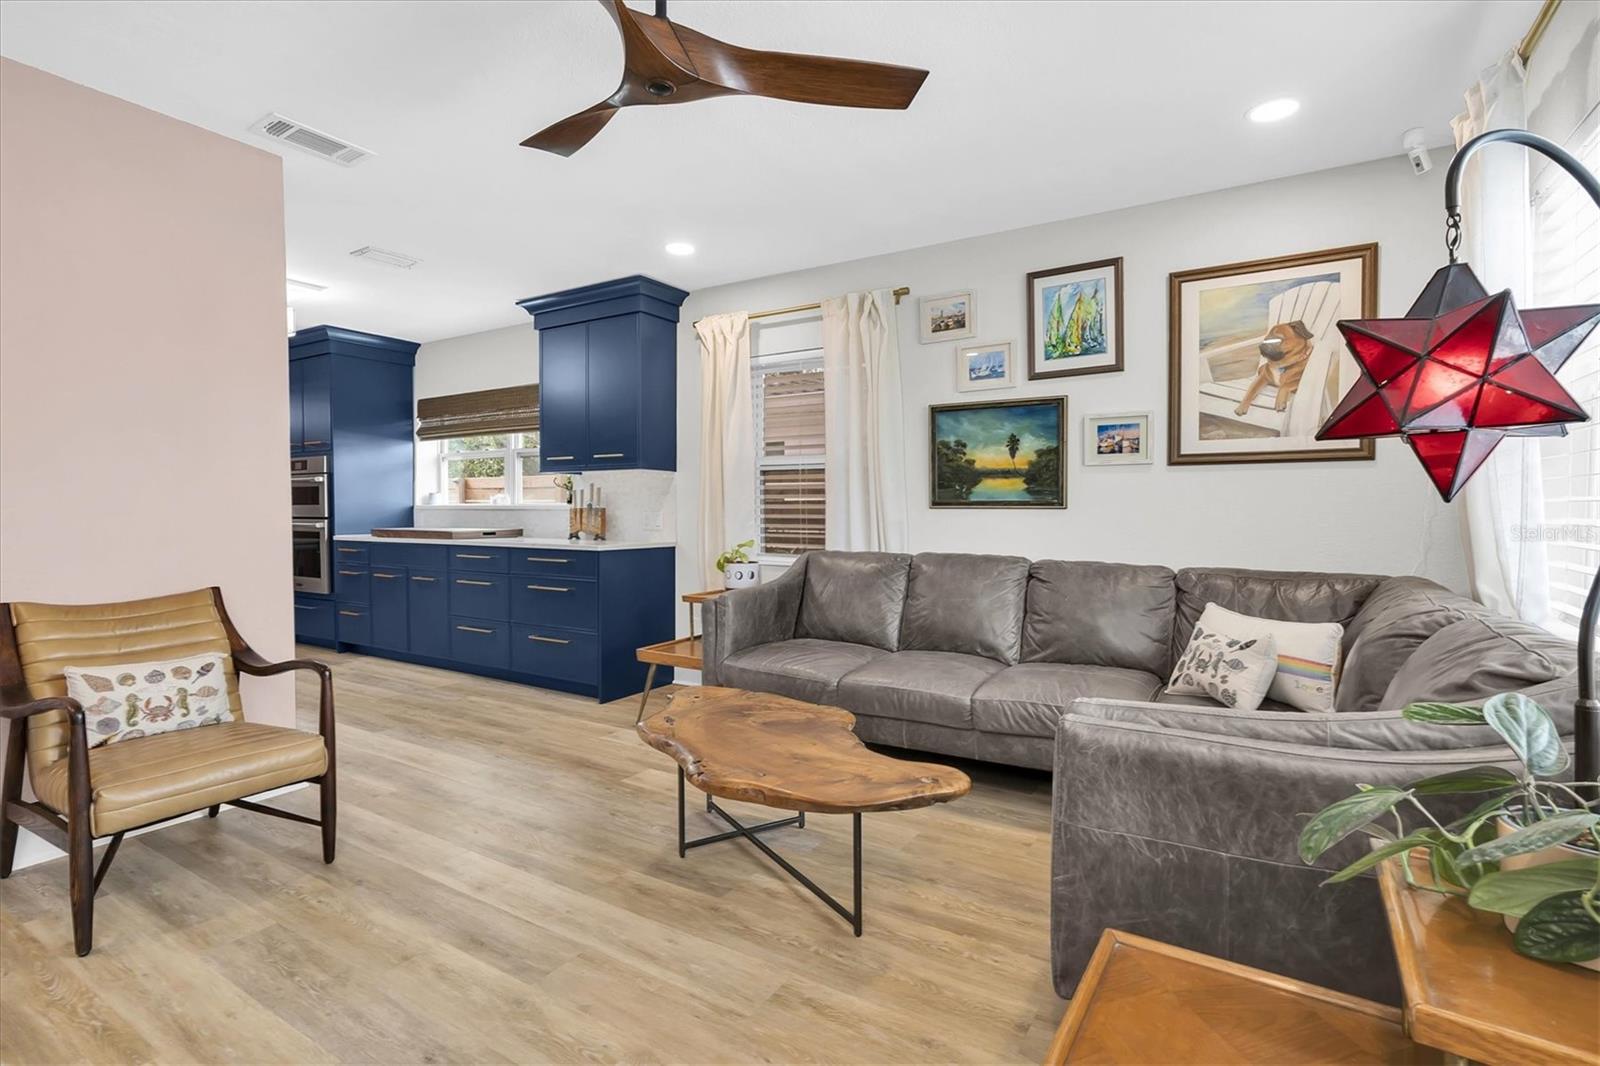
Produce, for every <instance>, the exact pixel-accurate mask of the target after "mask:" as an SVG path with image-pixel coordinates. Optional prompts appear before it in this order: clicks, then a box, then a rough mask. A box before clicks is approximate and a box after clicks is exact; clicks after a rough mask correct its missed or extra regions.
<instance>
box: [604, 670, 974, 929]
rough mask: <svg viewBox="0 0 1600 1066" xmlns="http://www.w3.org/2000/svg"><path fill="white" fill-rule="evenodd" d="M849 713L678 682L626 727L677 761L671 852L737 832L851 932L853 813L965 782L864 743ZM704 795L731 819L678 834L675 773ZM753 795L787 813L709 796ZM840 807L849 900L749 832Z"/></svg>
mask: <svg viewBox="0 0 1600 1066" xmlns="http://www.w3.org/2000/svg"><path fill="white" fill-rule="evenodd" d="M855 720H856V719H855V715H853V714H851V713H850V712H849V711H846V710H842V709H840V708H838V707H822V706H818V705H817V704H814V703H802V702H800V701H799V700H791V699H788V698H787V697H784V696H774V695H771V694H770V693H765V692H744V691H742V690H739V689H729V688H692V689H684V690H681V691H679V692H677V693H674V694H673V696H672V701H671V702H670V703H668V704H667V706H666V707H665V708H663V709H662V710H660V711H657V712H656V713H655V714H652V715H651V716H650V717H649V718H646V719H644V720H643V721H642V722H639V723H638V724H637V726H636V727H635V728H637V729H638V731H639V735H640V736H641V737H643V738H644V741H645V743H646V744H649V745H650V746H651V747H652V748H655V749H656V750H657V751H662V752H665V753H666V754H668V755H670V756H672V757H673V758H674V759H675V760H677V763H678V857H679V858H683V857H684V856H685V855H686V854H687V853H688V851H689V849H690V848H698V847H703V846H704V845H706V844H715V843H717V842H718V841H722V840H732V839H734V838H735V837H743V838H744V839H745V840H748V841H749V842H750V843H752V844H754V845H755V846H756V847H757V848H758V849H760V851H761V853H762V854H763V855H765V856H766V857H767V858H769V859H771V860H772V861H773V862H775V863H777V864H778V866H779V867H780V868H781V869H782V870H783V871H784V872H785V873H787V874H788V875H789V876H790V877H793V878H794V879H795V880H796V881H799V882H800V883H801V884H802V885H804V886H805V887H806V888H808V889H810V890H811V891H812V892H813V893H814V894H815V895H816V897H817V898H818V899H820V900H822V902H824V903H826V904H827V905H828V906H829V907H831V908H832V909H833V910H834V911H835V912H836V913H838V915H839V916H840V917H841V918H843V919H844V920H845V921H847V922H849V923H850V927H851V928H852V929H853V930H855V934H856V936H860V935H861V816H862V815H863V814H865V813H868V812H872V811H905V810H911V809H913V808H916V807H927V806H930V805H932V804H935V803H945V802H948V801H949V800H953V799H957V798H959V797H961V796H965V795H966V794H967V793H968V792H970V791H971V790H972V781H971V780H970V779H969V778H968V777H967V775H966V774H964V773H962V772H961V771H960V770H955V769H951V768H950V767H948V766H938V765H935V764H933V763H925V762H910V761H907V760H905V759H891V758H889V757H888V756H887V755H879V754H877V753H876V752H872V751H868V750H867V748H866V747H865V746H864V745H863V744H862V743H861V741H860V740H858V739H857V738H856V735H855V732H854V731H853V729H852V727H853V726H854V725H855ZM685 781H688V782H689V783H691V784H693V785H694V787H696V788H698V789H699V790H700V791H702V792H704V793H705V794H706V810H707V811H709V812H711V813H712V814H715V815H717V816H718V817H719V818H721V819H722V820H723V821H725V822H727V823H728V825H730V826H731V827H732V828H731V829H730V830H729V831H728V832H726V833H715V834H713V835H711V836H705V837H700V838H699V839H698V840H687V839H685V838H684V798H683V797H684V782H685ZM719 798H720V799H730V800H740V801H742V802H746V803H759V804H761V805H763V806H766V807H777V808H779V809H780V810H785V811H794V812H796V813H795V814H794V816H793V817H790V818H780V819H778V820H777V821H772V822H762V823H760V824H758V825H744V824H743V823H741V822H739V821H738V820H737V819H735V818H734V817H733V816H732V815H730V814H729V813H728V812H727V811H725V810H723V809H722V808H721V807H719V806H717V803H716V800H717V799H719ZM808 813H811V814H848V815H850V818H851V822H852V832H853V850H854V874H855V877H854V886H853V887H854V907H853V908H848V909H847V908H846V907H845V906H844V904H842V903H840V902H839V901H838V900H836V899H834V898H833V897H832V896H830V895H829V894H828V893H827V892H825V891H823V890H822V889H821V888H820V887H818V885H817V884H816V883H815V882H813V881H812V880H811V879H810V878H809V877H807V876H806V875H805V874H803V873H801V872H800V871H799V870H797V869H795V867H794V866H793V865H792V864H791V863H790V862H789V861H788V860H787V859H785V858H784V857H783V856H782V855H779V854H778V853H777V852H776V851H774V850H772V848H771V847H770V846H768V844H767V842H766V841H764V840H762V839H761V838H760V837H758V836H757V835H756V834H757V833H764V832H767V831H769V830H773V829H781V828H784V827H785V826H794V827H795V828H797V829H804V828H805V824H806V815H807V814H808Z"/></svg>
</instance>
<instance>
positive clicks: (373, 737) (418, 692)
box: [0, 648, 1064, 1063]
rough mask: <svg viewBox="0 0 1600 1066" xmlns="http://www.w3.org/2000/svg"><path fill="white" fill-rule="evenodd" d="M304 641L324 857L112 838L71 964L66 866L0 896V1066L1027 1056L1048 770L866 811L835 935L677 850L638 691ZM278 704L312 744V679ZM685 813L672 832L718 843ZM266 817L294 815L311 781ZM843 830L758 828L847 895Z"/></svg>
mask: <svg viewBox="0 0 1600 1066" xmlns="http://www.w3.org/2000/svg"><path fill="white" fill-rule="evenodd" d="M301 651H302V653H303V654H304V655H307V656H311V657H316V658H321V659H323V660H325V661H327V662H329V663H331V664H332V665H333V668H334V678H335V692H336V698H337V704H338V721H339V853H338V861H337V862H335V863H334V864H333V865H332V866H325V865H323V863H322V862H321V858H320V847H319V843H318V837H317V833H316V831H315V830H314V829H312V828H310V827H307V826H302V825H296V824H294V823H291V822H284V821H281V820H277V819H271V818H264V817H260V816H256V815H251V814H249V813H247V812H244V811H236V810H227V811H225V812H224V814H223V816H222V817H221V818H218V819H216V820H209V819H201V820H199V821H192V822H186V823H183V824H179V825H174V826H169V827H167V828H164V829H161V830H158V831H156V832H153V833H150V834H147V835H145V836H142V837H138V838H133V839H129V840H128V841H127V843H126V845H125V846H124V847H123V849H122V851H121V853H120V854H119V855H118V857H117V860H116V862H115V864H114V865H113V866H112V869H111V872H110V874H109V875H108V876H107V878H106V882H105V884H104V886H103V887H102V889H101V891H100V894H99V896H98V898H97V901H96V915H95V949H94V952H93V954H91V955H90V956H89V957H88V958H87V959H79V958H77V957H75V956H74V955H73V954H72V935H71V921H70V918H69V914H68V906H67V893H66V868H65V865H64V862H63V861H61V860H57V861H55V862H50V863H45V864H42V865H39V866H35V867H32V868H30V869H27V870H23V871H20V872H18V873H16V874H14V875H13V876H12V877H11V878H10V879H8V880H7V881H5V882H0V1061H3V1062H5V1063H33V1062H39V1063H46V1062H59V1063H77V1062H163V1063H179V1062H185V1063H187V1062H207V1063H210V1062H229V1063H266V1062H290V1063H312V1062H335V1061H338V1062H365V1063H402V1062H430V1063H432V1062H570V1061H579V1060H584V1061H628V1062H697V1063H698V1062H738V1063H743V1062H841V1063H843V1062H862V1063H867V1062H872V1063H889V1062H904V1063H913V1062H914V1063H925V1062H984V1063H987V1062H1038V1061H1039V1060H1040V1058H1041V1057H1042V1056H1043V1053H1044V1051H1045V1048H1046V1046H1047V1045H1048V1043H1049V1040H1050V1035H1051V1033H1052V1031H1053V1030H1054V1028H1055V1026H1056V1024H1057V1022H1058V1021H1059V1019H1060V1016H1061V1012H1062V1009H1063V1006H1064V1004H1062V1003H1061V1001H1060V1000H1058V999H1056V997H1055V995H1054V993H1053V992H1052V991H1051V988H1050V980H1049V949H1050V935H1049V866H1050V856H1049V791H1050V789H1049V778H1048V776H1047V775H1043V774H1033V773H1028V772H1024V771H1014V772H1013V771H1007V770H1003V769H1000V768H996V767H989V766H982V765H978V766H970V765H969V766H965V768H966V769H968V771H969V772H971V773H972V774H973V775H974V788H973V791H972V794H971V795H970V796H968V797H966V798H964V799H961V800H957V801H956V802H954V803H952V804H947V805H943V806H938V807H931V808H927V809H924V810H918V811H903V812H894V813H886V814H869V815H866V816H865V818H864V820H863V825H864V848H865V859H864V876H865V888H864V892H865V916H866V935H865V936H864V937H863V938H861V939H859V940H858V939H856V938H855V937H853V936H851V935H850V930H849V928H848V927H847V926H846V925H845V924H844V923H843V922H842V921H840V920H839V919H838V918H837V917H836V916H834V914H833V913H832V912H831V911H829V910H827V909H826V908H825V907H824V906H823V905H822V904H821V903H820V902H819V901H818V900H816V899H815V898H813V897H812V896H811V895H810V894H809V893H807V892H806V891H805V890H804V889H803V888H802V887H801V886H799V885H797V884H795V883H794V882H793V881H791V880H789V878H788V877H786V876H785V875H784V874H782V873H781V872H780V871H779V870H777V869H776V868H775V867H774V866H773V865H772V864H771V863H770V862H769V861H768V860H767V859H765V858H763V857H762V856H760V855H759V854H758V853H756V852H755V851H754V849H752V848H750V847H749V846H748V845H746V844H743V843H741V842H738V841H730V842H728V843H725V844H717V845H712V846H710V847H707V848H703V849H697V850H695V851H692V852H690V853H689V857H688V858H687V859H679V858H678V856H677V848H676V821H675V798H676V788H677V785H676V780H675V778H676V769H675V767H674V766H673V764H672V762H671V761H670V760H669V759H667V758H666V757H665V756H663V755H661V754H659V753H657V752H655V751H652V750H651V749H649V748H647V747H646V746H645V745H644V744H643V743H642V742H641V741H640V740H639V739H638V738H637V737H636V736H635V735H634V733H633V729H632V725H633V716H634V713H635V710H636V708H637V704H636V702H635V701H634V700H623V701H619V702H617V703H613V704H608V705H604V706H602V705H597V704H595V703H594V702H592V701H589V700H584V699H579V698H577V697H572V696H566V695H562V694H559V693H553V692H548V691H545V690H542V689H532V688H528V687H525V686H522V685H515V684H510V683H505V682H498V681H492V680H487V679H483V678H475V677H471V676H468V675H464V674H456V673H451V672H448V671H441V670H433V669H429V668H427V667H421V666H414V665H410V664H405V663H395V662H390V661H387V660H383V659H376V658H370V657H365V656H354V655H340V654H336V653H334V652H330V651H327V650H325V649H320V648H303V649H301ZM660 698H661V696H660V695H659V694H658V696H657V697H656V699H660ZM299 705H300V725H301V727H302V728H307V729H315V727H316V718H315V707H316V691H315V679H313V678H310V677H305V678H302V679H300V681H299ZM699 800H700V796H699V794H698V793H696V792H694V791H693V790H691V792H690V812H691V813H690V828H689V831H690V833H691V834H692V835H700V834H702V833H705V832H709V831H712V830H714V829H715V830H720V829H722V828H725V827H724V826H721V825H720V824H714V823H713V822H712V820H711V818H710V817H708V816H707V815H706V814H705V813H704V810H703V808H702V807H701V806H700V803H699ZM276 802H277V803H279V804H280V805H282V806H284V807H286V808H288V809H291V810H295V811H299V812H301V813H305V814H311V815H315V813H316V791H315V789H309V788H308V789H305V790H302V791H300V792H297V793H294V794H292V795H288V796H285V797H282V798H281V799H280V800H278V801H276ZM728 806H729V808H730V809H731V810H733V811H735V813H736V814H740V815H745V816H748V817H749V818H750V819H752V820H759V819H762V818H764V817H771V816H772V814H771V812H770V811H766V810H764V809H762V808H757V807H750V806H748V805H741V804H729V805H728ZM849 825H850V822H849V819H848V818H845V817H831V816H826V815H813V816H811V817H810V818H809V819H808V820H807V825H806V828H805V829H804V830H793V829H789V830H780V831H778V832H776V833H774V834H771V835H770V836H769V839H770V840H771V841H772V842H773V843H774V845H775V846H777V847H778V848H779V850H780V851H782V852H783V853H784V854H785V855H786V856H788V857H790V858H791V859H792V860H793V861H794V862H795V863H796V864H797V865H799V866H800V867H801V868H802V869H803V870H805V871H806V872H807V873H808V874H809V875H811V876H812V877H813V878H814V879H815V880H817V881H818V882H819V883H821V884H822V885H823V886H824V887H827V888H829V889H830V891H833V892H834V893H835V894H836V895H839V896H845V897H846V898H847V896H846V894H847V893H848V891H849V879H850V829H849Z"/></svg>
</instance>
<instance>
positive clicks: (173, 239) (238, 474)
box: [0, 59, 294, 725]
mask: <svg viewBox="0 0 1600 1066" xmlns="http://www.w3.org/2000/svg"><path fill="white" fill-rule="evenodd" d="M284 302H285V301H284V252H283V167H282V160H280V159H279V158H278V157H277V156H275V155H273V154H271V153H270V152H264V151H261V150H259V149H256V148H251V147H249V146H247V145H244V144H241V143H239V142H238V141H233V140H229V139H228V138H226V137H221V136H218V135H217V134H215V133H210V132H207V131H206V130H202V129H199V128H198V127H195V126H190V125H187V124H185V123H182V122H179V121H177V120H176V119H172V118H168V117H167V116H165V115H161V114H158V113H156V112H154V111H147V110H145V109H144V108H141V107H136V106H134V105H133V104H130V103H127V102H126V101H123V100H119V99H117V98H115V97H112V96H106V95H104V94H102V93H98V92H94V91H93V90H90V89H86V88H84V87H83V86H81V85H76V84H73V83H72V82H68V81H63V80H62V79H60V78H57V77H54V76H52V75H50V74H46V73H44V72H42V71H39V70H35V69H34V68H32V67H27V66H23V65H21V64H19V63H14V62H11V61H9V60H4V59H0V599H4V600H43V601H49V602H58V603H82V602H104V601H114V600H123V599H133V598H136V597H141V596H154V595H159V594H162V593H167V592H177V591H181V590H185V589H193V588H197V587H201V586H205V585H220V586H221V587H222V590H223V593H224V596H225V597H226V600H227V604H228V611H229V614H231V615H232V616H233V620H234V622H235V623H236V624H237V625H238V626H239V629H240V630H241V631H242V632H243V633H244V635H245V637H246V638H247V639H248V640H250V642H251V643H252V644H254V645H255V646H256V648H257V649H258V650H259V651H261V653H262V654H264V655H266V656H267V657H269V658H290V657H292V652H293V650H294V637H293V633H294V622H293V606H292V596H293V590H292V587H291V581H290V560H289V506H288V492H289V485H288V469H287V467H288V464H287V462H286V459H287V457H288V447H287V445H288V436H287V433H288V422H289V414H288V355H287V349H286V347H285V343H286V338H285V330H284ZM245 683H246V688H245V691H244V703H245V710H246V714H247V715H248V716H249V717H250V718H252V719H255V720H258V721H264V722H271V723H274V724H279V725H290V724H293V721H294V707H293V687H292V682H291V681H288V680H287V679H283V678H273V679H269V680H266V681H262V680H259V679H253V678H250V679H245Z"/></svg>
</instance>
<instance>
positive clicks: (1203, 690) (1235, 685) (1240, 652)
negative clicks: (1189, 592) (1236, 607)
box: [1167, 625, 1278, 711]
mask: <svg viewBox="0 0 1600 1066" xmlns="http://www.w3.org/2000/svg"><path fill="white" fill-rule="evenodd" d="M1277 672H1278V655H1277V649H1276V648H1274V647H1273V644H1272V637H1271V636H1270V635H1269V636H1264V637H1234V636H1230V635H1229V634H1227V633H1213V632H1211V631H1210V630H1209V629H1207V628H1205V626H1203V625H1196V626H1195V627H1194V632H1193V633H1192V634H1190V636H1189V646H1188V647H1187V648H1185V649H1183V654H1182V655H1180V656H1179V657H1178V665H1176V666H1174V667H1173V668H1172V677H1171V678H1170V679H1169V680H1168V681H1167V691H1168V692H1174V693H1181V694H1183V695H1188V696H1210V697H1211V698H1212V699H1214V700H1216V701H1217V702H1218V703H1220V704H1222V705H1223V706H1224V707H1232V708H1234V709H1235V710H1239V711H1253V710H1255V709H1256V708H1257V707H1259V706H1261V701H1262V700H1264V699H1266V698H1267V689H1268V688H1270V687H1271V686H1272V678H1273V676H1274V675H1276V674H1277Z"/></svg>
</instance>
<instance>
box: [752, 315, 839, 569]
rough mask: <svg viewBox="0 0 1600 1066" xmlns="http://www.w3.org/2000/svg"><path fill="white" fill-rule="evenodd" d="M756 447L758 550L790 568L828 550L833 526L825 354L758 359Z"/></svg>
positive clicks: (796, 352)
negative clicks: (794, 560) (826, 544)
mask: <svg viewBox="0 0 1600 1066" xmlns="http://www.w3.org/2000/svg"><path fill="white" fill-rule="evenodd" d="M750 377H751V383H752V386H753V389H754V396H753V400H754V403H753V404H752V407H753V411H754V417H755V441H756V552H757V554H758V556H760V557H762V558H764V559H767V560H770V561H773V562H782V561H786V560H788V559H792V558H793V557H795V556H798V555H800V554H802V553H804V552H808V551H818V550H820V549H821V548H822V547H823V541H824V537H825V534H826V525H827V493H826V489H825V473H824V468H825V465H826V461H827V440H826V434H825V430H824V423H823V406H822V402H823V401H822V349H821V348H820V347H812V348H801V349H798V350H794V351H783V352H774V353H771V354H765V355H757V356H754V357H752V359H751V360H750Z"/></svg>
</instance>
